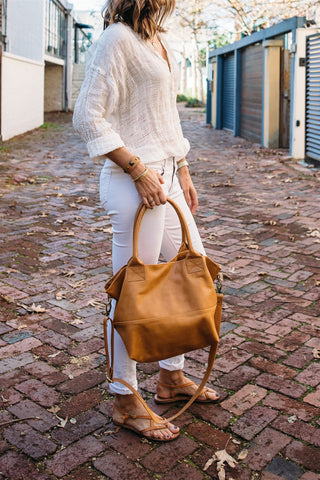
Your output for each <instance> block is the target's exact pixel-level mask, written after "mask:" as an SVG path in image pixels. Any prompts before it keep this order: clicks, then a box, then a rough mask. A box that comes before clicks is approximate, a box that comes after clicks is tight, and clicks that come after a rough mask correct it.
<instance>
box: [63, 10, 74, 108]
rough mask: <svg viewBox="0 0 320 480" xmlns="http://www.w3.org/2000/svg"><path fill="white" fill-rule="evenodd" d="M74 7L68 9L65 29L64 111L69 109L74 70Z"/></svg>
mask: <svg viewBox="0 0 320 480" xmlns="http://www.w3.org/2000/svg"><path fill="white" fill-rule="evenodd" d="M71 11H72V9H66V10H65V15H66V30H65V64H64V111H65V112H67V111H68V110H69V107H70V105H69V102H70V99H69V91H70V78H69V77H70V75H71V72H72V59H71V58H70V57H71V51H70V45H69V43H70V39H71V31H70V30H71V29H72V15H71Z"/></svg>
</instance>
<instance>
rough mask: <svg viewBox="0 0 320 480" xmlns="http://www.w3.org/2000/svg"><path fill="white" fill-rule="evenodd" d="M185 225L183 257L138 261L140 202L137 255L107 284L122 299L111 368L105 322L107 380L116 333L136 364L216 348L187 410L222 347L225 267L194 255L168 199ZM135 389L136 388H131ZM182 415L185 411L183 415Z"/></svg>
mask: <svg viewBox="0 0 320 480" xmlns="http://www.w3.org/2000/svg"><path fill="white" fill-rule="evenodd" d="M168 202H169V203H170V204H171V205H172V207H173V208H174V209H175V211H176V213H177V215H178V217H179V220H180V224H181V230H182V241H181V246H180V249H179V252H178V254H177V255H176V256H175V257H174V258H173V259H172V260H171V261H169V262H166V263H158V264H156V265H145V264H144V263H143V262H142V261H141V259H140V258H139V256H138V236H139V229H140V225H141V220H142V217H143V215H144V213H145V211H146V207H145V206H144V205H143V204H142V203H141V204H140V206H139V208H138V210H137V213H136V216H135V220H134V228H133V255H132V257H131V258H130V260H129V261H128V263H127V265H125V266H123V267H122V268H121V269H120V270H119V271H118V272H117V273H116V274H115V275H114V276H113V277H112V278H111V279H110V280H109V281H108V282H107V283H106V286H105V290H106V292H107V294H108V296H109V297H111V298H114V299H116V300H117V303H116V307H115V311H114V318H113V320H111V319H110V321H111V322H112V335H111V355H110V357H111V359H110V360H111V363H110V364H109V348H108V341H107V321H108V318H106V319H105V321H104V332H105V346H106V351H107V362H108V377H109V380H110V381H120V382H121V383H124V384H125V385H126V386H128V384H127V383H126V382H124V381H123V380H119V379H112V375H113V335H114V328H115V329H116V330H117V332H118V333H119V334H120V336H121V338H122V340H123V342H124V344H125V346H126V349H127V352H128V355H129V357H130V358H132V359H133V360H136V361H137V362H154V361H158V360H164V359H166V358H170V357H173V356H175V355H180V354H183V353H187V352H189V351H192V350H197V349H200V348H204V347H207V346H210V347H211V350H210V354H209V360H208V368H207V372H206V375H205V378H204V379H203V381H202V383H201V385H202V386H201V385H200V387H201V389H200V387H199V389H198V391H197V392H196V393H195V395H194V397H192V399H191V400H192V401H191V400H190V401H189V402H188V404H187V406H185V408H184V409H183V411H184V410H185V409H186V408H187V407H188V406H189V405H190V404H191V403H192V402H193V401H194V400H195V399H196V398H197V396H198V395H199V394H200V393H201V390H202V388H203V386H204V385H205V383H206V381H207V379H208V378H209V375H210V373H211V370H212V366H213V362H214V359H215V355H216V350H217V346H218V342H219V331H220V322H221V310H222V298H223V296H222V294H217V293H216V290H215V287H214V283H213V282H214V280H215V279H216V277H217V276H218V273H219V271H220V267H219V266H218V265H217V264H216V263H215V262H213V261H212V260H210V259H209V258H208V257H207V256H205V255H202V254H200V253H199V252H197V251H195V250H194V248H193V245H192V242H191V238H190V233H189V229H188V226H187V223H186V221H185V218H184V216H183V214H182V212H181V210H180V208H179V207H178V205H177V204H176V203H175V202H174V201H173V200H171V199H170V198H168ZM131 390H133V389H132V387H131ZM180 413H181V412H180Z"/></svg>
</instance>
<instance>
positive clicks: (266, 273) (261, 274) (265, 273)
mask: <svg viewBox="0 0 320 480" xmlns="http://www.w3.org/2000/svg"><path fill="white" fill-rule="evenodd" d="M258 275H260V276H261V277H263V276H264V275H268V272H259V273H258Z"/></svg>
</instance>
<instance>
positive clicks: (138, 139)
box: [73, 23, 190, 163]
mask: <svg viewBox="0 0 320 480" xmlns="http://www.w3.org/2000/svg"><path fill="white" fill-rule="evenodd" d="M160 38H161V41H162V44H163V46H164V47H165V48H166V50H167V56H168V60H169V64H168V63H167V62H166V60H164V59H163V58H162V57H161V55H160V54H159V53H158V52H157V51H156V50H155V48H154V47H153V46H152V45H151V43H150V42H147V41H144V40H142V38H141V37H140V35H139V34H137V33H135V32H134V31H133V30H132V29H131V28H130V27H129V26H127V25H125V24H122V23H115V24H112V25H110V26H109V27H108V28H107V29H105V30H104V32H103V33H102V34H101V35H100V37H99V39H98V40H97V41H96V42H95V43H94V44H93V45H92V46H91V47H90V49H89V51H88V58H87V63H86V74H85V79H84V82H83V84H82V87H81V90H80V94H79V97H78V99H77V102H76V105H75V108H74V113H73V126H74V129H75V130H76V132H77V133H79V135H80V136H81V137H82V139H83V140H84V141H85V142H86V144H87V148H88V152H89V155H90V158H93V157H96V156H98V155H103V154H107V153H108V152H111V151H112V150H115V149H116V148H119V147H123V146H125V147H126V148H127V149H128V150H129V151H131V152H132V153H133V154H134V155H138V156H139V157H140V158H141V160H142V161H143V162H147V163H152V162H156V161H159V160H163V159H165V158H168V157H170V156H174V157H176V159H177V160H180V159H181V158H183V157H184V156H185V155H186V154H187V152H188V151H189V148H190V147H189V142H188V140H187V139H186V138H184V137H183V134H182V130H181V125H180V119H179V115H178V111H177V107H176V95H177V90H178V78H179V69H178V65H177V63H176V61H175V58H174V55H173V53H172V52H171V51H170V48H169V47H168V44H167V42H166V41H165V38H164V36H163V35H161V37H160ZM169 65H170V69H169Z"/></svg>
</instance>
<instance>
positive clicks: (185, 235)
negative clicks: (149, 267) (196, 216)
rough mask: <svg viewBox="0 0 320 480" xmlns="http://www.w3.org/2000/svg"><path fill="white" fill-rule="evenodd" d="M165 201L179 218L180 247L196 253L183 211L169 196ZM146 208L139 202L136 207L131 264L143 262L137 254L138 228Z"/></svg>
mask: <svg viewBox="0 0 320 480" xmlns="http://www.w3.org/2000/svg"><path fill="white" fill-rule="evenodd" d="M167 201H168V202H169V203H170V204H171V205H172V207H173V208H174V209H175V211H176V213H177V215H178V217H179V220H180V225H181V231H182V240H181V247H180V248H183V249H184V246H186V248H187V250H188V251H189V253H191V255H192V254H194V255H196V251H195V250H194V248H193V245H192V241H191V237H190V232H189V228H188V225H187V222H186V221H185V218H184V215H183V213H182V212H181V210H180V208H179V207H178V205H177V204H176V203H175V202H174V201H173V200H171V198H169V197H167ZM146 210H147V207H146V206H145V205H144V204H143V203H142V202H141V203H140V205H139V207H138V210H137V213H136V216H135V219H134V224H133V253H132V257H131V261H130V263H131V264H132V263H138V264H143V262H142V261H141V260H140V259H139V256H138V239H139V230H140V225H141V221H142V218H143V215H144V214H145V212H146Z"/></svg>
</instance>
